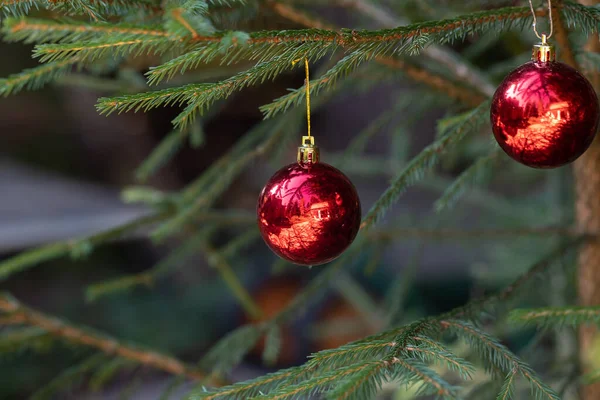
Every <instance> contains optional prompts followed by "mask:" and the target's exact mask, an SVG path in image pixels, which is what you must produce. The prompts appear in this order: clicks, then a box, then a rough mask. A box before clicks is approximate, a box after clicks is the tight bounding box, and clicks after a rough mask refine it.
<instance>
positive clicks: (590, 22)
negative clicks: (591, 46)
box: [559, 1, 600, 36]
mask: <svg viewBox="0 0 600 400" xmlns="http://www.w3.org/2000/svg"><path fill="white" fill-rule="evenodd" d="M559 5H560V7H561V10H562V12H563V17H564V18H565V20H566V23H567V27H569V28H574V27H577V29H578V30H581V31H582V32H583V33H584V34H585V35H586V36H589V35H591V34H593V33H594V32H598V31H599V28H598V26H599V25H600V9H598V8H597V7H592V6H584V5H583V4H579V3H577V2H575V1H561V2H560V4H559Z"/></svg>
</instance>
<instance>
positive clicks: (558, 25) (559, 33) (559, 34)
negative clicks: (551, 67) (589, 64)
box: [552, 0, 581, 71]
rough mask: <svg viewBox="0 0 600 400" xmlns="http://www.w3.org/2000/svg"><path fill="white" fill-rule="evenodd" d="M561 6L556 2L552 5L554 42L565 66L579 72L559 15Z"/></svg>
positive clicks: (559, 2)
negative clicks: (558, 48)
mask: <svg viewBox="0 0 600 400" xmlns="http://www.w3.org/2000/svg"><path fill="white" fill-rule="evenodd" d="M561 4H562V1H560V0H556V1H555V2H554V3H553V5H552V24H553V25H554V33H555V36H556V41H557V42H558V45H559V46H560V48H561V50H562V55H561V58H562V60H563V61H564V62H565V63H566V64H568V65H570V66H571V67H573V68H575V69H577V70H579V71H581V66H580V65H579V63H578V62H577V59H576V58H575V54H574V53H573V48H572V47H571V42H570V41H569V36H568V31H567V28H566V27H565V24H564V22H563V19H562V16H561V13H560V5H561Z"/></svg>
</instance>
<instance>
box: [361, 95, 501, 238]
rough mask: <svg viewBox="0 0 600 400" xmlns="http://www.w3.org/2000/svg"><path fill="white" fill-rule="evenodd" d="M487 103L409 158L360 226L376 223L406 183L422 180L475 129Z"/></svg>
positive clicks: (480, 123)
mask: <svg viewBox="0 0 600 400" xmlns="http://www.w3.org/2000/svg"><path fill="white" fill-rule="evenodd" d="M489 104H490V103H489V101H486V102H484V103H482V104H481V105H480V106H479V107H477V108H475V109H473V110H471V111H469V112H468V113H465V114H463V115H462V118H461V120H460V122H457V123H456V124H454V125H453V126H452V127H451V128H450V129H448V130H447V131H446V132H445V133H444V134H443V135H442V136H441V137H440V138H439V139H437V140H436V141H435V142H433V143H432V144H430V145H429V146H427V147H426V148H425V149H424V150H423V151H422V152H421V153H419V155H418V156H416V157H415V158H413V159H412V161H411V162H410V163H409V164H408V165H407V166H406V167H405V168H404V170H403V171H402V172H401V173H400V174H399V175H398V176H397V177H396V178H395V179H394V181H393V182H392V184H391V185H390V187H389V188H388V189H387V190H386V191H385V192H384V193H383V194H382V195H381V197H380V198H379V199H378V200H377V201H376V202H375V204H374V205H373V206H372V207H371V209H370V210H369V212H368V213H367V215H366V217H365V218H364V220H363V227H367V228H368V227H371V226H373V225H374V224H376V223H377V222H378V221H379V220H380V219H381V218H382V217H383V215H384V214H385V212H386V211H387V210H388V209H389V207H391V206H392V205H393V203H394V202H396V200H397V199H398V197H399V196H400V195H401V194H402V193H404V191H406V189H407V188H408V187H409V186H411V185H413V184H414V183H415V182H417V181H419V180H421V179H423V178H424V176H425V174H426V173H427V172H429V170H431V168H433V167H434V166H435V164H436V163H437V162H438V160H439V155H440V154H441V153H443V152H444V151H447V150H448V148H449V147H450V146H452V145H455V144H457V143H458V142H460V141H461V140H462V139H463V138H464V137H465V136H466V135H468V134H470V133H474V132H476V131H477V130H478V129H479V128H480V127H481V125H482V124H483V123H484V121H485V119H486V117H487V115H488V110H489Z"/></svg>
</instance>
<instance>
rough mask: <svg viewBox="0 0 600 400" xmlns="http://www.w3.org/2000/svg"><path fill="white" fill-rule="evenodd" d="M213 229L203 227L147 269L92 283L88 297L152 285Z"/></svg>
mask: <svg viewBox="0 0 600 400" xmlns="http://www.w3.org/2000/svg"><path fill="white" fill-rule="evenodd" d="M213 231H214V230H213V228H212V226H209V227H208V228H206V229H202V230H201V231H200V232H199V233H198V234H196V235H193V236H192V237H191V238H189V239H187V240H185V241H184V242H183V243H182V244H181V245H180V246H178V247H177V248H176V249H175V250H173V251H171V252H170V253H169V254H168V255H167V256H166V257H165V258H163V259H162V260H160V261H159V262H158V263H156V265H154V266H153V267H152V268H150V269H149V270H147V271H144V272H140V273H138V274H133V275H127V276H124V277H121V278H117V279H113V280H109V281H106V282H100V283H96V284H93V285H90V286H89V287H88V288H87V290H86V299H87V300H88V301H96V300H98V299H99V298H100V297H104V296H107V295H111V294H114V293H120V292H124V291H127V290H132V289H133V288H135V287H137V286H142V285H143V286H147V287H151V286H152V285H154V283H155V282H156V281H157V280H158V279H160V278H162V277H163V276H164V275H166V274H168V273H171V272H172V271H173V269H174V268H175V267H177V266H179V265H181V264H182V263H184V262H185V260H186V259H188V258H189V257H191V256H192V254H194V253H196V252H197V251H198V246H199V245H200V243H201V242H202V241H204V240H206V237H207V236H208V235H210V234H212V233H213Z"/></svg>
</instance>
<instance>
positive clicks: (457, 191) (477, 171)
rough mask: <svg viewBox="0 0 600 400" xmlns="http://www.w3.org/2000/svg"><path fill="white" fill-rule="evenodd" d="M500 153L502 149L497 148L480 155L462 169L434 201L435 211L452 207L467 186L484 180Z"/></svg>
mask: <svg viewBox="0 0 600 400" xmlns="http://www.w3.org/2000/svg"><path fill="white" fill-rule="evenodd" d="M501 155H502V150H501V149H500V148H497V149H495V150H494V151H492V152H491V153H490V154H488V155H487V156H483V157H480V158H479V159H478V160H477V161H475V162H474V163H473V164H472V165H471V166H470V167H469V168H467V169H466V170H465V171H463V172H462V173H461V174H460V176H459V177H458V178H456V179H455V180H454V182H452V184H451V185H450V186H448V188H447V189H446V190H445V191H444V193H443V194H442V196H441V197H440V198H439V199H438V200H437V201H436V202H435V205H434V207H435V209H436V211H438V212H439V211H442V210H444V209H447V208H449V207H452V206H453V205H454V204H455V203H456V202H457V201H458V200H459V199H460V198H461V197H462V196H463V195H464V193H465V192H466V191H467V190H468V187H469V186H472V185H474V184H478V183H480V182H481V181H484V180H486V179H487V177H488V176H489V175H490V174H492V172H493V167H495V166H496V161H498V159H499V157H500V156H501Z"/></svg>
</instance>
